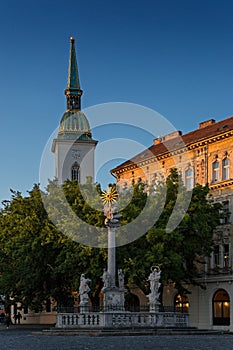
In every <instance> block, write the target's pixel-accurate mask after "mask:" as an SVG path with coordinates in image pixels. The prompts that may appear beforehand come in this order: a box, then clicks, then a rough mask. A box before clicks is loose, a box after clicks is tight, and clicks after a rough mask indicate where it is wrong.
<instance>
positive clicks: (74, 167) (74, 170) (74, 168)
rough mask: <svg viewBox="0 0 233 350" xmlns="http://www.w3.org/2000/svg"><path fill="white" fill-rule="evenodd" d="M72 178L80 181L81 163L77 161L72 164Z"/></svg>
mask: <svg viewBox="0 0 233 350" xmlns="http://www.w3.org/2000/svg"><path fill="white" fill-rule="evenodd" d="M71 180H77V181H78V182H79V165H78V163H77V162H75V163H74V164H73V165H72V168H71Z"/></svg>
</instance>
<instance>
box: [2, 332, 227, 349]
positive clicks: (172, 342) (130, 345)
mask: <svg viewBox="0 0 233 350" xmlns="http://www.w3.org/2000/svg"><path fill="white" fill-rule="evenodd" d="M35 331H36V329H30V328H27V329H25V328H23V327H22V328H20V326H19V327H14V326H11V327H10V328H9V329H5V327H1V329H0V350H9V349H13V350H105V349H106V350H157V349H158V350H220V349H224V350H232V349H233V335H231V334H229V335H228V334H225V335H154V336H129V337H126V336H123V337H122V336H119V337H118V336H101V337H87V336H54V335H53V336H43V335H33V334H35ZM32 333H33V334H32Z"/></svg>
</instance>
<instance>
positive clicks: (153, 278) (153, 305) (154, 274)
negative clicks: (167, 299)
mask: <svg viewBox="0 0 233 350" xmlns="http://www.w3.org/2000/svg"><path fill="white" fill-rule="evenodd" d="M160 275H161V270H160V268H159V267H154V268H153V267H152V268H151V273H150V275H149V277H148V281H149V282H150V294H149V295H148V296H147V297H148V298H149V305H150V311H157V310H158V306H159V304H160V301H159V296H160V293H159V287H160V286H161V283H160V282H159V280H160Z"/></svg>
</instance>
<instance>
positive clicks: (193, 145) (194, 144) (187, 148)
mask: <svg viewBox="0 0 233 350" xmlns="http://www.w3.org/2000/svg"><path fill="white" fill-rule="evenodd" d="M231 136H233V130H230V131H227V132H224V133H222V134H218V135H216V136H212V137H210V138H204V139H202V140H199V141H197V142H192V143H190V144H187V145H186V146H185V147H181V148H178V149H176V150H174V151H167V152H164V153H162V154H158V155H157V156H156V155H154V156H153V157H150V158H147V159H145V160H140V161H138V162H135V163H134V164H133V165H132V164H131V165H127V166H125V167H122V169H119V170H116V171H115V174H121V173H122V172H125V171H129V170H133V169H136V168H138V167H142V166H145V165H148V164H151V163H154V162H156V161H161V160H165V159H167V158H170V157H173V156H177V155H179V154H182V153H185V152H188V151H191V150H194V149H197V148H200V147H203V146H206V145H208V144H211V143H214V142H217V141H220V140H223V139H226V138H229V137H231Z"/></svg>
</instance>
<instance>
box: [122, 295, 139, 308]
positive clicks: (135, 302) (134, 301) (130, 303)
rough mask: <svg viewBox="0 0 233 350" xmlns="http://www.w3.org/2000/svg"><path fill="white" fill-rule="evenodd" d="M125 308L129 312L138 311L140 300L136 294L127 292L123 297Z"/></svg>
mask: <svg viewBox="0 0 233 350" xmlns="http://www.w3.org/2000/svg"><path fill="white" fill-rule="evenodd" d="M125 309H126V310H127V311H131V312H137V311H140V300H139V297H138V296H137V295H136V294H133V293H127V295H126V298H125Z"/></svg>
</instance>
